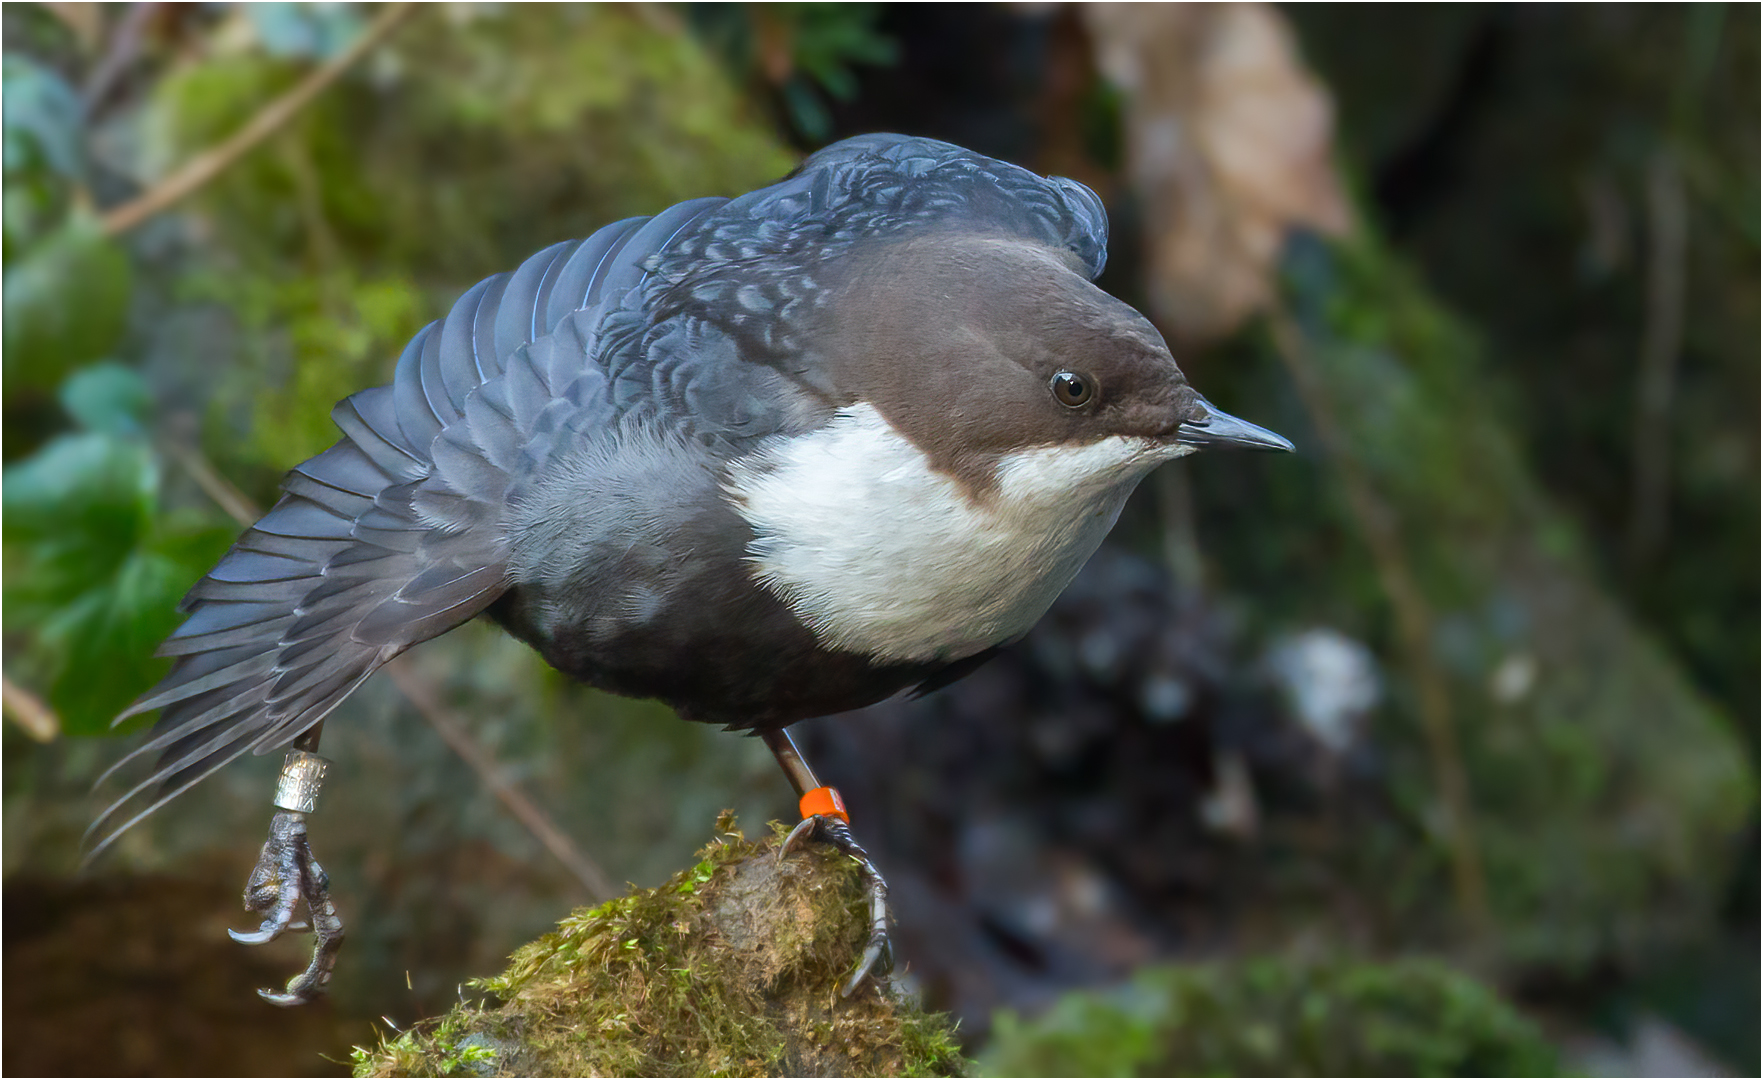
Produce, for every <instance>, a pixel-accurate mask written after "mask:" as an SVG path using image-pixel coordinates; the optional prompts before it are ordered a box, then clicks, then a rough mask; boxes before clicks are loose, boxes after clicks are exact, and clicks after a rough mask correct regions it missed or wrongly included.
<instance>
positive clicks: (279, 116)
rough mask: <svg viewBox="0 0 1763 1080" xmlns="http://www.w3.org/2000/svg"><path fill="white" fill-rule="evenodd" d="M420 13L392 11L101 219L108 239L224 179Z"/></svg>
mask: <svg viewBox="0 0 1763 1080" xmlns="http://www.w3.org/2000/svg"><path fill="white" fill-rule="evenodd" d="M416 8H417V5H416V4H414V3H399V4H389V5H387V6H386V8H385V10H383V11H381V12H380V14H379V17H378V18H376V19H375V20H374V21H373V22H372V24H370V25H369V26H368V28H367V29H366V30H364V31H362V34H361V36H360V37H358V38H356V39H355V42H354V43H353V44H352V45H350V46H349V47H348V48H347V49H345V50H343V52H342V53H341V54H340V55H338V56H336V57H334V58H332V59H331V60H330V61H329V62H327V63H326V64H324V65H323V66H322V67H319V68H317V69H315V70H314V71H313V72H312V73H311V74H309V75H307V76H306V78H304V79H302V80H301V81H300V84H299V85H298V86H295V87H294V88H293V89H292V90H289V91H288V92H287V93H285V94H283V95H282V96H281V97H279V98H276V99H275V100H274V101H272V102H270V103H269V104H268V105H265V106H264V107H263V108H262V109H260V110H259V111H258V113H257V115H256V116H253V117H252V118H251V119H250V120H249V121H247V122H246V124H245V126H244V127H242V128H240V129H239V130H238V131H236V132H234V133H233V135H232V136H231V137H230V138H228V139H227V140H226V141H225V142H222V143H220V144H219V145H218V146H214V147H211V148H209V149H207V150H204V151H203V152H202V153H200V154H197V155H196V156H195V157H193V158H191V159H190V160H189V161H187V162H185V163H184V166H183V168H181V169H179V170H178V171H177V172H175V173H173V174H172V175H170V176H168V177H166V178H165V179H164V180H161V181H160V182H159V183H158V184H155V185H154V186H153V187H152V188H151V189H150V190H148V191H146V192H144V193H142V194H141V195H140V196H139V197H137V198H135V199H131V200H130V201H128V202H126V203H124V204H123V205H121V206H118V207H114V208H112V209H111V210H109V211H108V212H106V213H105V214H104V217H103V219H102V225H103V228H104V232H105V234H106V235H109V236H115V235H117V234H118V233H124V232H127V231H128V230H130V229H132V228H134V227H135V226H137V225H139V224H141V222H143V221H146V220H147V219H148V218H150V217H152V216H153V215H154V214H157V213H159V212H160V211H161V210H164V209H165V208H166V207H168V206H170V205H172V204H173V203H175V202H177V201H178V200H180V199H182V198H184V197H185V196H187V195H189V194H190V193H191V192H194V191H196V190H197V189H198V188H200V187H202V185H204V184H206V183H208V182H209V181H210V180H213V179H214V178H215V177H216V176H219V175H220V174H221V173H222V172H223V171H224V170H225V169H226V168H227V166H229V165H231V164H232V163H233V162H235V161H237V160H238V159H239V158H240V157H241V156H243V155H244V154H245V153H246V152H247V151H249V150H251V149H252V148H253V147H255V146H257V145H258V144H259V143H261V142H262V141H263V140H264V139H267V138H268V137H269V136H271V135H273V134H275V132H276V131H277V130H279V129H280V128H281V127H282V125H284V124H286V123H287V122H288V121H289V120H291V119H293V118H294V116H295V115H296V114H297V113H299V111H300V110H301V109H303V108H305V107H306V105H307V104H308V103H310V102H311V101H312V99H313V98H315V97H317V96H318V95H319V93H320V92H321V91H323V90H324V89H325V88H327V87H329V86H330V85H331V84H332V83H334V82H336V81H337V79H338V78H339V77H341V76H342V74H343V72H345V71H347V70H348V69H349V68H350V67H352V66H354V65H355V63H356V62H357V61H359V60H360V59H361V58H362V57H364V56H366V55H367V54H368V53H369V52H370V51H372V50H373V48H374V47H375V46H377V45H378V44H379V43H380V42H381V41H383V40H384V39H385V38H386V36H387V35H389V34H390V33H391V32H392V31H393V30H394V29H396V28H397V26H398V24H399V23H400V22H402V21H403V20H404V19H405V17H407V16H408V15H410V13H411V12H413V11H415V10H416Z"/></svg>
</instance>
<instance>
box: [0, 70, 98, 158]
mask: <svg viewBox="0 0 1763 1080" xmlns="http://www.w3.org/2000/svg"><path fill="white" fill-rule="evenodd" d="M0 63H3V64H4V73H3V75H0V84H3V86H4V94H3V96H0V101H4V103H5V104H4V111H5V158H4V160H5V165H6V171H7V172H8V173H18V172H26V171H30V170H34V169H40V168H47V169H49V170H51V171H53V172H56V173H59V174H60V175H62V176H65V177H69V178H75V179H77V178H78V177H79V176H80V174H81V172H82V171H83V170H82V168H81V162H82V156H81V153H80V127H81V124H82V123H83V122H84V118H85V117H84V113H85V109H84V107H83V106H82V105H81V104H80V97H79V95H78V94H76V93H74V90H73V87H71V86H69V85H68V84H67V80H66V79H63V78H62V77H61V74H60V73H59V72H57V71H56V70H55V69H54V68H51V67H48V66H47V65H45V64H42V63H39V62H38V61H37V60H35V59H33V58H32V57H29V56H26V55H25V54H23V53H13V52H9V53H7V54H6V55H5V59H4V61H0ZM10 180H11V177H8V181H10Z"/></svg>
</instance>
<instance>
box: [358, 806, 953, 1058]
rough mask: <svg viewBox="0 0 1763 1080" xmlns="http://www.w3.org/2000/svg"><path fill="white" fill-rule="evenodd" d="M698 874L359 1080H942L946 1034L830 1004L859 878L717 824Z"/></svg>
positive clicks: (592, 932)
mask: <svg viewBox="0 0 1763 1080" xmlns="http://www.w3.org/2000/svg"><path fill="white" fill-rule="evenodd" d="M717 832H718V834H719V835H718V837H717V839H716V840H715V841H713V842H712V843H711V844H710V846H709V847H707V848H705V849H704V850H703V851H702V852H701V853H700V854H701V857H702V858H701V861H700V862H699V863H698V864H697V865H696V866H694V867H692V868H691V869H689V870H682V871H681V872H679V873H678V874H675V875H674V876H673V877H672V878H670V879H669V880H668V881H667V882H665V883H664V884H662V885H660V886H659V887H657V888H654V889H636V890H632V891H631V892H630V893H628V894H626V895H625V896H622V897H619V898H618V899H616V900H611V901H608V902H606V903H604V904H601V905H599V906H598V907H593V908H583V909H581V910H578V911H576V912H575V913H573V914H571V915H570V916H569V917H568V918H566V919H564V920H563V921H562V922H561V923H559V924H558V926H557V929H556V930H555V931H554V932H552V933H549V934H546V935H545V936H544V937H541V938H539V939H538V940H537V941H534V942H532V943H530V944H528V945H526V946H524V947H522V948H521V949H520V950H519V951H517V952H516V953H515V954H514V957H513V959H512V961H511V962H510V963H509V966H508V969H507V970H506V971H504V972H503V973H502V974H501V975H498V976H496V977H494V978H491V979H484V980H481V981H479V982H477V983H474V984H473V985H474V986H475V987H477V988H478V989H481V990H484V991H488V992H489V993H490V994H492V995H494V997H495V998H496V999H497V1000H498V1001H499V1002H500V1003H499V1004H494V1003H491V1004H485V1003H468V1002H462V1003H461V1004H460V1005H459V1006H458V1007H456V1008H455V1009H453V1010H452V1011H451V1012H449V1013H448V1014H447V1015H446V1016H443V1017H440V1018H439V1019H437V1020H433V1021H427V1022H424V1023H423V1024H420V1025H417V1026H415V1027H413V1028H411V1029H409V1030H407V1031H405V1032H403V1033H401V1034H398V1035H397V1036H396V1037H393V1038H387V1039H383V1040H382V1041H381V1044H380V1045H379V1046H378V1047H377V1048H374V1049H371V1050H370V1049H367V1048H357V1050H356V1055H355V1061H356V1075H357V1076H498V1075H504V1076H505V1075H539V1076H547V1075H548V1076H780V1075H781V1076H938V1075H950V1074H953V1073H958V1072H960V1071H961V1070H962V1068H963V1066H964V1061H963V1059H962V1057H961V1055H960V1053H959V1051H958V1050H957V1049H956V1047H955V1037H954V1029H953V1025H952V1024H951V1022H950V1021H949V1019H948V1018H947V1017H945V1016H941V1015H937V1014H931V1013H926V1012H923V1011H922V1010H920V1009H919V1008H917V1006H916V1005H915V1004H913V1003H911V1002H909V1001H906V1000H904V999H902V998H900V997H898V996H895V995H893V994H891V993H887V992H883V991H878V990H877V989H875V988H872V987H865V988H864V989H863V990H861V991H859V992H858V993H857V994H856V995H854V996H853V997H852V998H850V999H849V1000H846V999H842V998H840V997H839V994H838V990H839V986H840V984H841V982H842V980H843V979H844V978H845V977H846V975H847V974H848V973H849V972H850V970H851V968H852V967H853V966H854V965H855V964H856V961H857V957H858V954H859V953H860V952H861V949H862V945H863V942H864V940H865V936H866V926H865V921H864V906H865V897H864V893H863V890H862V888H861V887H860V883H859V881H858V878H857V873H856V868H855V864H853V863H852V862H851V861H850V860H849V859H845V858H842V857H840V856H838V855H837V854H836V853H832V852H830V851H828V850H826V849H823V848H821V847H819V846H818V845H809V848H808V849H807V850H802V851H798V852H794V853H792V854H791V855H790V856H789V857H788V858H786V859H779V858H778V857H777V845H778V843H779V838H780V836H781V829H780V827H777V826H774V827H773V830H772V833H773V834H772V836H771V837H769V838H767V839H765V840H748V839H746V838H745V837H744V836H743V835H742V834H741V833H740V832H739V830H738V829H736V828H735V825H734V820H733V818H732V816H730V815H724V817H723V818H722V819H720V820H719V821H718V822H717Z"/></svg>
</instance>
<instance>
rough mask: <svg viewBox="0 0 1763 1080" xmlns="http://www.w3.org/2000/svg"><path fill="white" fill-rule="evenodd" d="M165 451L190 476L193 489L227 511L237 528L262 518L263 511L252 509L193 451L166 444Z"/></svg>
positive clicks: (249, 502) (174, 443) (229, 483)
mask: <svg viewBox="0 0 1763 1080" xmlns="http://www.w3.org/2000/svg"><path fill="white" fill-rule="evenodd" d="M164 449H165V452H166V453H167V454H169V455H170V456H171V457H173V458H175V459H177V463H178V464H179V465H182V466H183V467H184V470H185V471H186V472H188V473H189V474H190V478H191V479H192V480H194V481H196V486H197V487H199V488H201V489H202V493H203V494H205V495H207V496H208V497H209V498H210V499H213V500H214V501H215V504H216V505H218V506H219V507H220V508H221V509H222V510H225V511H226V514H227V516H228V517H230V518H232V519H233V520H234V521H236V522H238V523H239V524H240V525H246V526H249V525H251V524H252V523H254V522H255V521H256V520H257V519H258V518H260V517H262V516H263V511H261V510H259V509H257V507H256V506H254V505H252V503H251V500H250V499H249V498H248V497H247V496H246V495H245V493H244V492H242V491H240V490H239V489H238V488H237V487H235V486H233V482H232V481H230V480H228V479H227V478H226V477H224V476H222V475H220V473H218V472H216V471H215V468H214V466H212V465H210V464H209V463H208V459H207V458H205V457H203V456H202V455H201V453H199V452H198V451H196V450H195V449H194V448H192V447H189V446H186V445H184V444H183V443H179V442H173V441H170V440H168V441H167V442H166V443H165V444H164Z"/></svg>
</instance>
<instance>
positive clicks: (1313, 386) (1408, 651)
mask: <svg viewBox="0 0 1763 1080" xmlns="http://www.w3.org/2000/svg"><path fill="white" fill-rule="evenodd" d="M1268 322H1269V325H1270V326H1271V327H1272V331H1273V340H1274V343H1275V345H1276V346H1277V351H1278V353H1279V356H1280V359H1281V360H1282V361H1283V362H1284V363H1285V366H1286V370H1287V371H1288V372H1290V374H1291V376H1292V381H1293V382H1294V383H1295V384H1296V385H1297V388H1298V393H1299V396H1300V397H1302V398H1303V401H1304V407H1305V409H1306V410H1307V411H1308V412H1309V413H1310V417H1311V420H1312V421H1313V422H1314V423H1315V425H1316V433H1317V436H1318V437H1319V438H1320V440H1321V442H1322V445H1323V450H1324V452H1325V453H1326V454H1327V455H1328V456H1329V458H1330V459H1332V461H1333V463H1334V466H1335V468H1336V470H1337V471H1338V472H1339V474H1340V477H1341V483H1342V486H1343V487H1344V488H1345V489H1346V494H1347V505H1348V507H1349V509H1350V510H1351V511H1352V514H1353V517H1354V519H1355V520H1356V521H1357V522H1358V525H1359V531H1360V532H1361V533H1362V534H1363V535H1364V537H1365V543H1366V545H1367V546H1368V547H1370V548H1371V557H1372V561H1373V562H1375V563H1376V564H1377V575H1378V580H1379V582H1380V583H1381V584H1382V586H1383V590H1384V595H1386V596H1387V597H1389V601H1390V607H1391V608H1392V609H1394V612H1395V616H1396V628H1397V634H1398V636H1399V638H1400V640H1401V649H1402V653H1403V654H1404V657H1405V659H1406V660H1407V663H1408V674H1409V678H1411V679H1413V681H1414V688H1415V692H1416V694H1417V695H1418V697H1419V708H1420V723H1421V728H1422V730H1423V731H1424V733H1425V737H1426V747H1427V755H1428V757H1429V758H1430V759H1431V764H1432V773H1433V779H1434V781H1435V782H1436V783H1437V785H1438V791H1439V798H1440V803H1441V807H1442V809H1443V813H1444V820H1443V822H1442V823H1441V826H1442V827H1441V832H1442V833H1443V834H1444V839H1445V843H1446V846H1447V847H1448V849H1449V851H1450V856H1451V874H1452V884H1453V889H1454V891H1455V892H1456V896H1457V905H1458V909H1459V910H1460V912H1461V913H1462V915H1463V918H1464V921H1465V922H1466V923H1467V925H1468V929H1469V931H1470V932H1471V933H1472V934H1475V935H1478V936H1479V935H1482V934H1485V933H1486V931H1487V930H1488V928H1489V925H1490V920H1489V915H1488V902H1487V880H1486V877H1485V875H1484V874H1483V871H1482V865H1481V852H1480V849H1479V848H1478V847H1477V846H1476V842H1475V829H1474V820H1473V814H1472V812H1471V809H1470V797H1469V781H1468V777H1467V774H1466V772H1465V771H1464V768H1463V759H1462V755H1461V753H1460V752H1459V750H1458V746H1457V732H1456V727H1455V724H1454V722H1453V720H1452V718H1451V702H1450V698H1449V696H1448V695H1447V694H1446V691H1445V681H1444V676H1443V674H1442V673H1441V672H1440V671H1439V669H1438V665H1437V664H1436V663H1435V662H1434V661H1433V655H1432V648H1431V642H1432V625H1433V618H1432V612H1431V610H1430V607H1429V605H1428V604H1427V602H1426V597H1425V596H1424V595H1423V594H1422V593H1421V590H1420V586H1419V585H1418V584H1417V583H1416V582H1415V580H1414V573H1413V571H1412V570H1411V569H1410V567H1409V565H1408V556H1407V553H1406V551H1405V550H1404V548H1403V544H1402V538H1401V534H1400V532H1399V530H1398V528H1397V525H1396V518H1395V514H1394V513H1393V512H1392V511H1391V510H1390V508H1389V505H1388V504H1386V503H1385V502H1384V501H1383V499H1382V498H1380V497H1379V496H1378V494H1377V490H1376V487H1375V486H1374V485H1373V483H1372V481H1371V478H1370V477H1369V476H1367V475H1366V473H1365V469H1364V468H1363V467H1362V466H1361V465H1360V464H1359V461H1358V459H1357V458H1355V457H1354V456H1353V454H1352V453H1351V451H1350V449H1349V448H1348V445H1347V442H1346V440H1345V438H1344V437H1343V436H1342V434H1341V426H1340V420H1339V418H1338V417H1337V416H1336V415H1335V411H1334V405H1333V403H1332V402H1330V401H1329V397H1328V391H1327V390H1326V389H1325V388H1324V386H1323V384H1322V375H1321V373H1320V372H1319V371H1318V370H1317V368H1316V364H1315V361H1314V360H1313V359H1312V358H1311V356H1310V350H1309V347H1308V344H1307V343H1306V342H1305V340H1304V334H1303V331H1302V330H1300V329H1299V328H1298V325H1297V323H1296V321H1295V320H1294V319H1293V318H1292V316H1291V313H1290V312H1289V311H1287V310H1286V309H1285V307H1284V306H1283V305H1282V304H1280V303H1278V302H1275V303H1273V304H1271V305H1269V307H1268Z"/></svg>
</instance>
